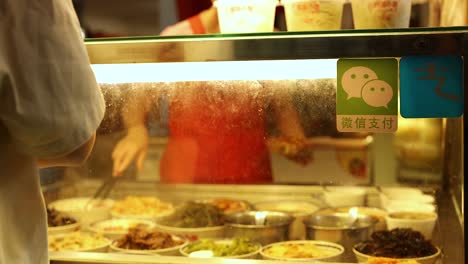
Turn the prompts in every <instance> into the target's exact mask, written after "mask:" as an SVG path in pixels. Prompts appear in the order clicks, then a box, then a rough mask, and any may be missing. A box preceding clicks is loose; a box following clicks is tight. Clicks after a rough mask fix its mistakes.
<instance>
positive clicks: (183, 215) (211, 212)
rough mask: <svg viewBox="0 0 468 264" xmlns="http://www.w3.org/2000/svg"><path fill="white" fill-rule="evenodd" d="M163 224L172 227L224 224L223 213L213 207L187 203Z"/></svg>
mask: <svg viewBox="0 0 468 264" xmlns="http://www.w3.org/2000/svg"><path fill="white" fill-rule="evenodd" d="M162 223H163V224H165V225H168V226H173V227H184V228H188V227H209V226H221V225H223V224H224V215H223V213H222V212H221V211H220V210H219V209H218V208H217V207H216V206H214V205H211V204H205V203H195V202H187V203H184V204H183V205H182V206H180V207H179V208H177V209H176V211H175V212H174V213H173V214H172V215H170V216H169V217H167V218H166V219H165V220H164V221H162Z"/></svg>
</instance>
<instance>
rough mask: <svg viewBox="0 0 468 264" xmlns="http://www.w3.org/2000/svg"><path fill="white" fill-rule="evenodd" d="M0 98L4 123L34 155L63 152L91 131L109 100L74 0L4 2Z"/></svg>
mask: <svg viewBox="0 0 468 264" xmlns="http://www.w3.org/2000/svg"><path fill="white" fill-rule="evenodd" d="M2 9H3V10H2ZM0 99H1V100H0V102H1V103H0V123H3V124H4V126H5V127H6V128H7V130H8V132H9V135H10V136H11V139H12V141H13V142H14V143H15V144H17V145H19V147H20V148H21V149H23V150H24V152H26V153H28V154H30V155H34V156H36V157H39V158H47V157H53V156H58V155H63V154H66V153H68V152H70V151H73V150H74V149H76V148H77V147H79V146H80V145H82V144H83V143H84V142H86V141H87V140H88V139H89V138H90V137H91V136H92V135H93V133H94V132H95V130H96V129H97V127H98V126H99V124H100V122H101V120H102V118H103V115H104V110H105V104H104V100H103V96H102V93H101V91H100V89H99V87H98V85H97V83H96V80H95V77H94V74H93V72H92V70H91V67H90V64H89V59H88V56H87V53H86V50H85V47H84V45H83V40H82V38H81V31H80V27H79V22H78V19H77V17H76V14H75V12H74V10H73V6H72V4H71V0H55V1H54V0H38V1H27V0H6V2H5V1H3V4H0Z"/></svg>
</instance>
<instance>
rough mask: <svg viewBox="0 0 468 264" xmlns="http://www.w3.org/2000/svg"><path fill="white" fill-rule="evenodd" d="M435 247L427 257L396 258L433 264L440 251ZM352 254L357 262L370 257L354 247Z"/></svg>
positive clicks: (363, 261) (420, 263) (422, 263)
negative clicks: (432, 252)
mask: <svg viewBox="0 0 468 264" xmlns="http://www.w3.org/2000/svg"><path fill="white" fill-rule="evenodd" d="M436 248H437V252H436V253H435V254H433V255H430V256H427V257H420V258H401V259H398V260H413V261H417V262H418V263H419V264H434V263H436V262H437V260H438V259H439V258H440V253H441V250H440V248H438V247H436ZM353 252H354V255H355V256H356V258H357V260H358V262H359V263H366V262H367V260H368V259H369V258H370V257H371V256H369V255H366V254H364V253H361V252H359V251H357V250H356V249H355V248H353Z"/></svg>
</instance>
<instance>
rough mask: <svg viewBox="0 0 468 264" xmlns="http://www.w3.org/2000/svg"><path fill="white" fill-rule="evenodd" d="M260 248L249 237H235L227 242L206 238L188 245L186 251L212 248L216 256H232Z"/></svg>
mask: <svg viewBox="0 0 468 264" xmlns="http://www.w3.org/2000/svg"><path fill="white" fill-rule="evenodd" d="M259 248H260V246H259V245H258V244H255V243H252V242H251V241H250V240H249V239H247V238H235V239H233V240H232V241H226V242H224V241H214V240H209V239H204V240H200V241H197V242H194V243H192V244H190V245H189V246H187V248H186V249H185V252H186V253H188V254H190V253H192V252H195V251H200V250H211V251H213V256H214V257H231V256H240V255H245V254H249V253H252V252H255V251H257V250H258V249H259Z"/></svg>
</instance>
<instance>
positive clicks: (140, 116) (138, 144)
mask: <svg viewBox="0 0 468 264" xmlns="http://www.w3.org/2000/svg"><path fill="white" fill-rule="evenodd" d="M153 93H154V91H148V90H147V89H135V90H132V92H131V93H129V96H128V98H127V101H126V102H125V103H124V106H123V109H122V119H123V123H124V126H125V128H127V134H126V135H125V136H124V137H123V138H122V139H121V140H120V141H119V142H118V143H117V145H116V146H115V148H114V150H113V152H112V160H113V161H114V164H113V171H112V175H113V176H121V175H122V173H123V172H124V171H125V170H126V169H127V168H128V166H130V164H131V163H132V162H133V161H135V165H136V169H137V171H138V172H139V171H141V169H142V168H143V163H144V161H145V158H146V153H147V151H148V139H149V136H148V128H147V127H146V119H147V116H148V113H149V108H150V106H151V103H152V101H153V100H157V99H156V96H154V94H153Z"/></svg>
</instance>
